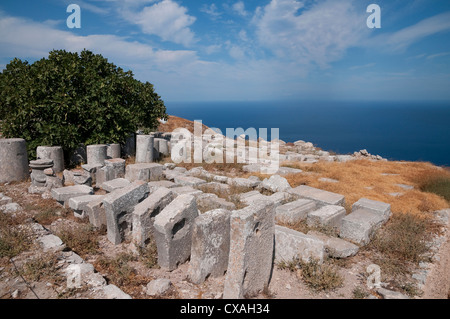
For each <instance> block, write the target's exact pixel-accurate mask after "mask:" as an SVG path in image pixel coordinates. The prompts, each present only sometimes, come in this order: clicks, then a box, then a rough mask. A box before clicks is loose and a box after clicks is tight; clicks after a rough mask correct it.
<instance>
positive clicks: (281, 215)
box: [275, 199, 316, 224]
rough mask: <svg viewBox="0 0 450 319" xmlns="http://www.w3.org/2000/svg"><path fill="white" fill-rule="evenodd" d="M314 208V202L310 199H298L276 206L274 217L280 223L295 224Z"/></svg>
mask: <svg viewBox="0 0 450 319" xmlns="http://www.w3.org/2000/svg"><path fill="white" fill-rule="evenodd" d="M315 209H316V202H315V201H313V200H310V199H298V200H296V201H293V202H290V203H287V204H284V205H281V206H279V207H277V208H276V215H275V219H276V221H277V222H280V223H287V224H295V223H298V222H300V221H302V220H305V219H306V218H307V214H308V213H309V212H311V211H313V210H315Z"/></svg>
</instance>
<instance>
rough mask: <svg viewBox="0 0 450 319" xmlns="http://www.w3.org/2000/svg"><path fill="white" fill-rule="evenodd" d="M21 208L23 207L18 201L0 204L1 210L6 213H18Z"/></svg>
mask: <svg viewBox="0 0 450 319" xmlns="http://www.w3.org/2000/svg"><path fill="white" fill-rule="evenodd" d="M21 209H22V207H21V206H20V205H19V204H17V203H8V204H5V205H0V211H2V212H3V213H5V214H12V213H17V212H18V211H19V210H21Z"/></svg>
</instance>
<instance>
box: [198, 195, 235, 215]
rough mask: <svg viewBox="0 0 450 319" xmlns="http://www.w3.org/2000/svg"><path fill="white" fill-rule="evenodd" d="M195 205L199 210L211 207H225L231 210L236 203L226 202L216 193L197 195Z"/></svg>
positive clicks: (207, 209)
mask: <svg viewBox="0 0 450 319" xmlns="http://www.w3.org/2000/svg"><path fill="white" fill-rule="evenodd" d="M196 200H197V207H198V209H199V210H200V211H201V212H206V211H209V210H213V209H220V208H222V209H227V210H233V209H235V208H236V205H235V204H233V203H231V202H228V201H227V200H225V199H223V198H220V197H219V196H217V195H216V194H208V193H204V194H200V195H198V196H197V199H196Z"/></svg>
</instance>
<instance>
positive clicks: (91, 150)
mask: <svg viewBox="0 0 450 319" xmlns="http://www.w3.org/2000/svg"><path fill="white" fill-rule="evenodd" d="M106 150H107V146H106V145H105V144H97V145H88V146H87V147H86V155H87V164H89V165H104V164H105V160H106V159H107V153H106Z"/></svg>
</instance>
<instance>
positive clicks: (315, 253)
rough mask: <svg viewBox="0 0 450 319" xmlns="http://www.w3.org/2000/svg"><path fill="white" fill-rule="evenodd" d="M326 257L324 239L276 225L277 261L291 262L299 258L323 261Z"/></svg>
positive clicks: (306, 260)
mask: <svg viewBox="0 0 450 319" xmlns="http://www.w3.org/2000/svg"><path fill="white" fill-rule="evenodd" d="M324 257H325V245H324V243H323V241H322V240H320V239H318V238H316V237H313V236H309V235H305V234H303V233H301V232H298V231H295V230H293V229H290V228H286V227H282V226H279V225H276V226H275V262H290V261H292V260H294V259H297V258H298V259H301V260H303V261H304V262H308V261H309V260H310V259H316V260H318V262H319V263H322V262H323V258H324Z"/></svg>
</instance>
